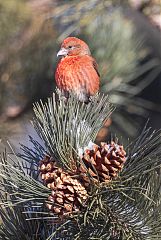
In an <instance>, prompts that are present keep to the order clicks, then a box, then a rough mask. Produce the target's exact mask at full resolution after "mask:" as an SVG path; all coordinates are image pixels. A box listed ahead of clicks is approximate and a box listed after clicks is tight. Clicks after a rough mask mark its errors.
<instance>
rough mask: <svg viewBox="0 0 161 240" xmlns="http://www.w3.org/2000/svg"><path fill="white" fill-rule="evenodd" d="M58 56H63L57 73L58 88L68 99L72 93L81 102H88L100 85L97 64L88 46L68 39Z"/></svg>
mask: <svg viewBox="0 0 161 240" xmlns="http://www.w3.org/2000/svg"><path fill="white" fill-rule="evenodd" d="M57 56H61V59H60V61H59V63H58V66H57V69H56V73H55V80H56V84H57V86H58V88H59V89H60V90H61V91H62V93H63V94H64V96H66V97H68V94H69V92H72V93H73V94H74V95H75V96H76V97H77V98H78V99H79V100H80V101H82V102H88V101H89V98H90V96H93V95H95V94H96V93H97V92H98V90H99V84H100V75H99V72H98V68H97V63H96V61H95V59H94V58H93V57H92V56H91V53H90V50H89V47H88V45H87V44H86V43H85V42H84V41H82V40H80V39H78V38H76V37H68V38H66V39H65V40H64V41H63V43H62V45H61V49H60V50H59V52H58V54H57Z"/></svg>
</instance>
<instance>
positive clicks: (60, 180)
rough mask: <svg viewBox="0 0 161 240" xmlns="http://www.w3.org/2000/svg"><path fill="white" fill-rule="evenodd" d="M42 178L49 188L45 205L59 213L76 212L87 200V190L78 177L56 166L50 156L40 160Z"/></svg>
mask: <svg viewBox="0 0 161 240" xmlns="http://www.w3.org/2000/svg"><path fill="white" fill-rule="evenodd" d="M40 173H41V177H42V180H43V181H44V182H45V184H46V185H47V187H48V188H49V189H51V195H50V196H49V197H48V203H47V207H48V208H49V210H50V211H52V212H53V213H57V214H60V215H66V214H70V213H72V212H77V211H79V210H80V209H81V207H82V206H83V204H84V202H85V201H86V200H87V191H86V189H85V188H84V186H83V185H82V184H81V183H80V182H79V180H78V179H76V178H74V177H73V176H72V175H70V174H69V173H67V172H65V171H63V169H62V168H58V167H57V166H56V163H55V162H54V161H53V159H52V158H51V157H50V156H46V157H45V158H44V159H43V160H42V161H41V162H40Z"/></svg>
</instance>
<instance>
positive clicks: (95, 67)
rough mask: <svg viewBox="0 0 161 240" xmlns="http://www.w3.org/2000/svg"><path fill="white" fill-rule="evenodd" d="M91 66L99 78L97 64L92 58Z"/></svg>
mask: <svg viewBox="0 0 161 240" xmlns="http://www.w3.org/2000/svg"><path fill="white" fill-rule="evenodd" d="M92 64H93V67H94V69H95V70H96V72H97V75H98V76H99V77H100V74H99V71H98V64H97V62H96V60H95V59H94V58H93V59H92Z"/></svg>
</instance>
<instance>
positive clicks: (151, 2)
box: [0, 0, 161, 145]
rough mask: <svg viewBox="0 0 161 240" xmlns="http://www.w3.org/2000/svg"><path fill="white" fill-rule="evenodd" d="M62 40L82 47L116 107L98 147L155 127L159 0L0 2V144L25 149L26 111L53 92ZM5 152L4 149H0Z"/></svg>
mask: <svg viewBox="0 0 161 240" xmlns="http://www.w3.org/2000/svg"><path fill="white" fill-rule="evenodd" d="M67 36H76V37H79V38H82V39H83V40H85V41H86V42H87V43H88V45H89V46H90V49H91V52H92V55H93V56H94V57H95V58H96V60H97V63H98V65H99V72H100V74H101V89H100V91H101V92H103V93H106V94H108V95H109V99H110V101H111V102H112V103H113V104H114V105H115V106H116V110H115V112H114V113H113V115H112V117H111V119H110V121H108V122H107V123H106V124H105V126H104V127H103V128H102V129H101V131H100V133H99V135H98V138H97V141H98V142H99V141H102V140H105V139H106V138H107V136H109V135H110V133H116V134H117V136H118V137H120V136H122V138H123V139H125V140H126V139H127V138H130V139H133V138H135V137H137V136H138V134H139V133H140V131H141V129H142V128H143V126H144V125H145V123H146V121H147V119H148V118H149V119H150V123H149V125H151V126H152V128H155V129H158V128H160V127H161V1H160V0H120V1H119V0H88V1H87V0H81V1H77V0H64V1H63V0H39V1H38V0H6V1H4V0H0V141H1V142H2V143H4V142H5V141H6V140H7V139H10V141H11V142H13V144H16V143H18V142H25V141H26V139H27V138H28V137H27V136H28V135H29V134H32V135H33V129H32V127H31V125H30V123H29V120H30V119H32V103H33V102H34V101H37V100H39V99H40V98H41V99H46V98H47V97H48V96H51V95H52V92H53V91H54V89H55V80H54V71H55V67H56V64H57V61H58V60H57V58H56V53H57V51H58V49H59V47H60V43H61V42H62V40H63V39H64V38H65V37H67ZM2 145H3V144H2Z"/></svg>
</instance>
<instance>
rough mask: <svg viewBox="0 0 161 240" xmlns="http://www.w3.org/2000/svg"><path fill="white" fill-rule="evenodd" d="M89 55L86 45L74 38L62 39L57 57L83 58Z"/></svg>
mask: <svg viewBox="0 0 161 240" xmlns="http://www.w3.org/2000/svg"><path fill="white" fill-rule="evenodd" d="M83 55H91V53H90V50H89V47H88V45H87V44H86V43H85V42H84V41H82V40H80V39H79V38H76V37H68V38H66V39H64V41H63V43H62V45H61V49H60V50H59V52H58V53H57V56H62V57H66V56H83Z"/></svg>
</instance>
